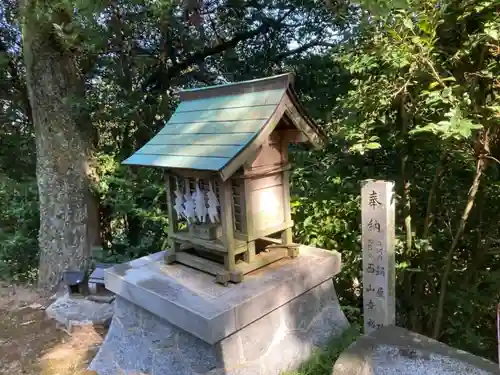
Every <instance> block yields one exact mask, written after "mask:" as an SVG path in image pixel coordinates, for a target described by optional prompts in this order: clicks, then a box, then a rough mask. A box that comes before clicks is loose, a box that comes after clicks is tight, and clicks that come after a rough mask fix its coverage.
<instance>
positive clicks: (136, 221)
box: [94, 154, 168, 262]
mask: <svg viewBox="0 0 500 375" xmlns="http://www.w3.org/2000/svg"><path fill="white" fill-rule="evenodd" d="M97 160H98V169H97V172H98V175H99V183H98V184H96V186H95V187H94V191H95V193H96V194H97V196H98V197H99V201H100V208H101V209H100V214H101V233H102V239H101V240H102V245H103V246H102V248H101V249H96V250H95V253H94V256H95V257H96V260H98V261H105V262H120V261H125V260H130V259H134V258H137V257H140V256H143V255H147V254H151V253H153V252H157V251H160V250H162V249H164V248H165V245H166V236H167V228H168V219H167V215H166V211H165V210H166V199H165V194H166V193H165V184H164V183H163V180H162V174H161V171H158V170H154V169H148V168H138V169H135V170H134V169H132V168H130V167H126V166H123V165H121V164H120V163H119V161H118V160H116V158H114V157H113V156H110V155H104V154H102V155H99V156H98V157H97Z"/></svg>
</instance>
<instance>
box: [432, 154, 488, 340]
mask: <svg viewBox="0 0 500 375" xmlns="http://www.w3.org/2000/svg"><path fill="white" fill-rule="evenodd" d="M485 167H486V162H485V159H484V158H482V157H479V158H478V160H477V165H476V174H475V175H474V180H473V181H472V184H471V187H470V190H469V195H468V198H467V204H466V205H465V208H464V211H463V213H462V217H461V218H460V223H459V225H458V228H457V231H456V232H455V235H454V237H453V240H452V243H451V246H450V249H449V250H448V256H447V257H446V264H445V268H444V271H443V276H442V277H441V287H440V289H439V300H438V306H437V310H436V319H435V321H434V328H433V332H432V337H433V338H434V339H436V340H438V339H439V336H440V335H441V326H442V324H443V315H444V302H445V299H446V291H447V287H448V279H449V277H450V273H451V266H452V265H453V255H454V253H455V249H456V248H457V246H458V243H459V241H460V239H461V238H462V234H463V232H464V230H465V226H466V225H467V219H468V218H469V214H470V212H471V210H472V207H473V206H474V202H475V199H476V195H477V192H478V190H479V185H480V183H481V177H482V175H483V172H484V169H485Z"/></svg>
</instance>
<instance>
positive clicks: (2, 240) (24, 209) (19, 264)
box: [0, 176, 39, 281]
mask: <svg viewBox="0 0 500 375" xmlns="http://www.w3.org/2000/svg"><path fill="white" fill-rule="evenodd" d="M36 189H37V187H36V183H35V181H33V180H31V181H27V182H16V181H14V180H12V179H9V178H7V177H5V176H1V178H0V278H1V279H7V280H17V281H33V280H34V279H35V277H36V268H37V266H38V264H37V257H38V242H37V231H38V220H39V216H38V198H37V190H36Z"/></svg>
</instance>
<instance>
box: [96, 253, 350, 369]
mask: <svg viewBox="0 0 500 375" xmlns="http://www.w3.org/2000/svg"><path fill="white" fill-rule="evenodd" d="M164 256H165V252H160V253H156V254H152V255H150V256H147V257H143V258H139V259H136V260H133V261H131V262H128V263H124V264H121V265H118V266H115V267H113V268H109V269H107V270H106V271H105V281H106V287H107V288H108V289H110V290H112V291H113V292H115V293H116V294H117V297H116V301H115V302H116V305H115V314H114V316H113V320H112V323H111V327H110V330H109V332H108V334H107V336H106V339H105V341H104V343H103V345H102V347H101V349H100V350H99V353H98V354H97V356H96V357H95V358H94V360H93V361H92V363H91V365H90V368H89V369H90V370H92V371H96V372H97V373H98V374H99V375H114V374H143V375H146V374H148V375H201V374H204V375H279V374H280V373H281V372H282V371H284V370H293V369H296V368H297V367H298V366H299V365H300V364H301V363H302V362H304V361H305V360H307V359H308V358H309V356H310V355H311V354H312V353H313V351H314V350H315V349H316V348H322V347H324V345H325V344H326V343H327V342H328V341H329V340H330V339H331V338H333V337H335V336H337V335H340V334H341V333H342V332H343V331H344V330H345V329H346V328H347V327H348V326H349V323H348V322H347V319H346V317H345V315H344V313H343V312H342V310H341V308H340V305H339V302H338V299H337V295H336V293H335V289H334V285H333V281H332V276H333V275H335V274H337V273H338V272H339V271H340V254H339V253H336V252H330V251H325V250H321V249H317V248H312V247H308V246H301V247H300V255H299V256H298V257H299V259H298V260H300V261H298V262H297V261H296V260H297V259H282V260H279V261H277V262H275V263H274V264H273V265H271V266H267V267H263V268H262V269H260V270H258V271H254V272H252V273H250V274H248V275H247V276H246V277H245V281H244V282H243V283H239V284H229V285H228V286H227V287H224V286H222V285H220V284H217V283H215V282H214V280H213V278H212V277H211V275H209V274H206V273H203V272H200V271H198V270H196V269H193V268H190V267H187V266H185V265H182V264H172V265H165V264H164V262H163V258H164Z"/></svg>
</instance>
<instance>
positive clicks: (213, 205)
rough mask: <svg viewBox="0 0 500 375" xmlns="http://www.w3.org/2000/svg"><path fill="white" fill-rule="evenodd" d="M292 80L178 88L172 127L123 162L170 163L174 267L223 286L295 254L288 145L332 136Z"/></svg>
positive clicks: (317, 141)
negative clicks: (306, 106)
mask: <svg viewBox="0 0 500 375" xmlns="http://www.w3.org/2000/svg"><path fill="white" fill-rule="evenodd" d="M293 77H294V76H293V75H292V74H283V75H279V76H275V77H270V78H264V79H258V80H253V81H246V82H239V83H234V84H227V85H220V86H213V87H207V88H201V89H194V90H185V91H181V92H180V104H179V106H178V107H177V109H176V111H175V112H174V114H173V115H172V117H171V118H170V120H169V121H168V122H166V123H165V127H164V128H163V129H162V130H161V131H160V132H159V133H158V134H157V135H156V136H155V137H153V138H152V139H151V140H150V141H149V142H148V143H146V144H145V145H144V146H143V147H142V148H140V149H139V150H138V151H137V152H136V153H134V154H133V155H132V156H131V157H129V158H128V159H127V160H125V161H124V164H129V165H141V166H152V167H161V168H164V169H165V175H166V186H167V201H168V215H169V244H170V249H169V251H168V253H167V256H166V259H165V260H166V262H167V264H171V263H174V262H178V263H182V264H185V265H187V266H190V267H193V268H196V269H199V270H201V271H204V272H208V273H210V274H213V275H214V276H216V280H217V281H218V282H220V283H223V284H226V283H227V282H228V281H232V282H241V281H242V280H243V276H244V275H245V274H247V273H249V272H251V271H253V270H255V269H257V268H260V267H263V266H265V265H267V264H270V263H272V262H274V261H277V260H279V259H281V258H283V257H286V256H292V257H295V256H297V255H298V254H297V251H298V248H297V245H295V244H293V242H292V227H293V222H292V220H291V212H290V187H289V180H290V177H289V173H290V172H289V171H290V164H289V162H288V145H289V144H290V143H309V144H311V145H312V146H314V147H321V146H322V145H323V143H324V139H325V136H324V133H323V132H322V131H321V129H320V128H318V126H317V125H316V124H315V123H314V122H313V121H312V120H311V119H310V118H309V117H308V116H307V114H306V112H305V111H304V109H303V108H302V106H301V105H300V103H299V102H298V100H297V95H296V94H295V92H294V90H293V87H292V84H293Z"/></svg>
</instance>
